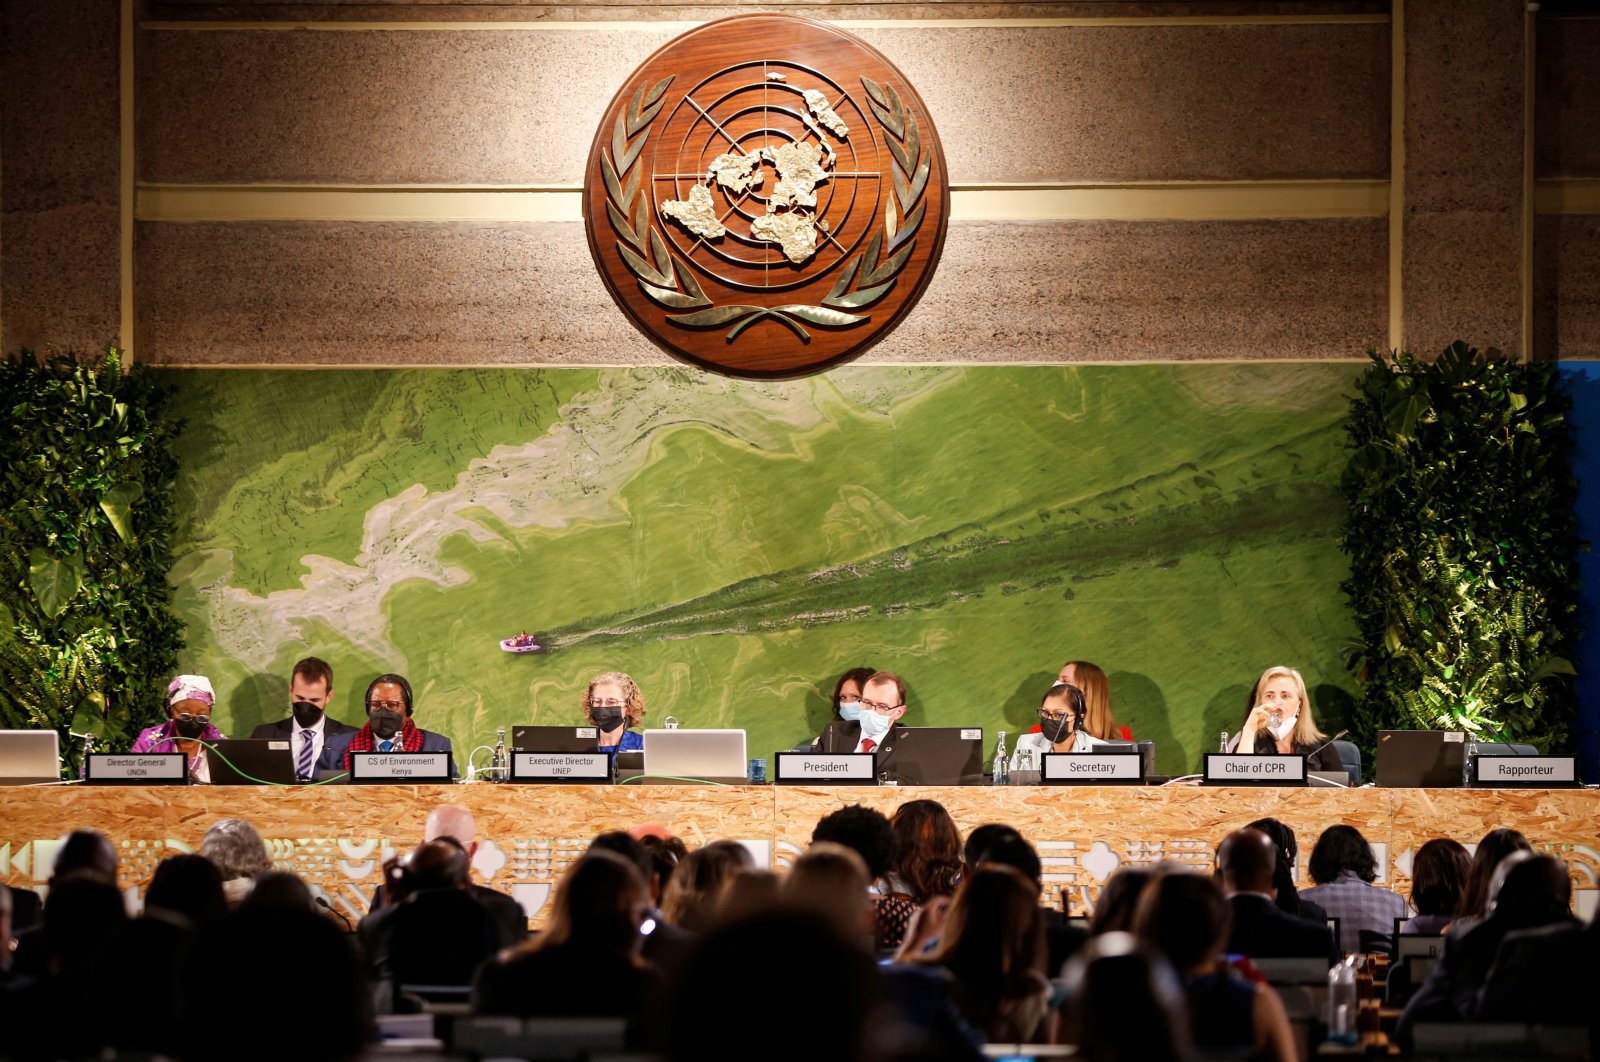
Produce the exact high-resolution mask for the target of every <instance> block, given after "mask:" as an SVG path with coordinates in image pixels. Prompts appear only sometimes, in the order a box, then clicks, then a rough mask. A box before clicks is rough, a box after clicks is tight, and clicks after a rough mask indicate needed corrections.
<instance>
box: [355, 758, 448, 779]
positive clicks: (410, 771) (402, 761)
mask: <svg viewBox="0 0 1600 1062" xmlns="http://www.w3.org/2000/svg"><path fill="white" fill-rule="evenodd" d="M453 766H454V765H453V764H452V763H451V762H450V753H448V752H352V753H351V754H350V783H351V784H352V785H421V784H424V783H426V784H429V785H431V784H434V783H436V782H453V781H455V779H454V778H453V777H452V775H453V774H454V770H453Z"/></svg>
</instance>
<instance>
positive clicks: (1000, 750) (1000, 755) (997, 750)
mask: <svg viewBox="0 0 1600 1062" xmlns="http://www.w3.org/2000/svg"><path fill="white" fill-rule="evenodd" d="M1007 773H1009V772H1008V770H1007V765H1006V732H1005V731H1004V730H1002V731H1000V737H999V739H998V740H997V741H996V742H995V745H994V784H995V785H1005V784H1006V775H1007Z"/></svg>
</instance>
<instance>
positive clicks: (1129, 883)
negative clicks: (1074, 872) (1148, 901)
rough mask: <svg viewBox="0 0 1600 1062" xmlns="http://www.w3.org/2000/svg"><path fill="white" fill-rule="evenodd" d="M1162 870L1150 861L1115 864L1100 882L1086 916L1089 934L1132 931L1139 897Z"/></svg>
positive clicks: (1093, 935)
mask: <svg viewBox="0 0 1600 1062" xmlns="http://www.w3.org/2000/svg"><path fill="white" fill-rule="evenodd" d="M1164 872H1165V871H1163V870H1159V869H1158V868H1157V866H1155V865H1150V864H1145V865H1138V864H1133V865H1128V866H1121V867H1118V868H1117V869H1116V870H1115V871H1114V872H1113V873H1112V875H1111V876H1110V877H1109V878H1107V879H1106V882H1105V884H1104V885H1102V886H1100V898H1099V899H1098V900H1096V901H1095V904H1094V913H1093V914H1091V915H1090V916H1089V935H1090V936H1091V937H1098V936H1100V935H1101V934H1102V933H1129V932H1132V931H1133V914H1134V912H1135V911H1136V910H1137V909H1138V907H1139V897H1140V896H1141V895H1143V894H1144V890H1145V889H1146V888H1147V887H1148V886H1149V884H1150V883H1151V882H1152V881H1154V880H1155V879H1156V878H1157V876H1159V875H1160V874H1162V873H1164Z"/></svg>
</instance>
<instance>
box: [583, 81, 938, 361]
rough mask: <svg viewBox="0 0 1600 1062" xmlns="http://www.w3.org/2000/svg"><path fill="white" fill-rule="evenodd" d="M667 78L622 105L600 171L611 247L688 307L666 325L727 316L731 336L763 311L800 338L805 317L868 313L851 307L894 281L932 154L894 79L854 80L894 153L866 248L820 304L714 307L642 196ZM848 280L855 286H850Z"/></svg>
mask: <svg viewBox="0 0 1600 1062" xmlns="http://www.w3.org/2000/svg"><path fill="white" fill-rule="evenodd" d="M674 77H676V75H669V76H668V77H665V78H663V79H662V80H661V81H659V82H657V83H656V84H655V85H654V86H652V87H651V88H650V90H649V91H648V92H646V91H645V88H644V86H643V85H640V86H639V88H638V90H636V91H635V92H634V94H633V98H632V99H631V100H630V101H629V102H628V106H627V107H626V108H625V109H624V110H623V111H621V112H619V113H618V114H617V121H616V125H615V126H614V127H613V129H612V133H611V145H610V152H609V153H608V152H607V151H606V150H605V149H604V148H602V149H601V152H600V173H601V176H602V177H603V178H604V180H605V185H606V214H607V216H608V217H609V218H610V219H611V225H612V228H614V229H615V230H616V231H617V235H618V236H619V237H620V239H619V240H618V242H617V250H618V252H619V253H620V254H621V255H622V260H623V261H624V262H625V263H626V264H627V266H628V269H629V270H630V271H631V272H632V273H633V275H634V278H635V279H636V280H638V282H639V287H640V289H641V290H643V291H644V293H645V294H646V295H647V296H649V297H650V299H652V300H653V301H654V302H656V303H658V304H659V305H661V306H664V307H667V308H668V309H674V310H688V311H690V312H688V313H680V314H668V315H667V320H669V321H671V322H672V323H673V324H676V325H679V326H681V327H686V328H708V327H718V326H721V325H727V324H732V325H733V327H732V328H730V329H729V330H728V333H727V336H726V337H725V338H726V339H727V341H728V342H730V343H731V342H733V340H735V339H737V338H738V337H739V335H740V333H742V332H744V331H745V329H747V328H749V327H750V326H751V325H753V324H755V323H756V322H758V321H761V320H765V319H768V318H770V319H772V320H774V321H777V322H778V323H780V324H782V325H784V326H785V327H787V328H788V329H789V330H790V331H792V332H794V334H795V335H796V336H798V337H799V338H800V340H801V341H802V342H810V340H811V333H810V332H808V331H806V328H805V324H812V325H820V326H823V327H827V328H849V327H852V326H855V325H859V324H862V323H864V322H866V321H868V320H871V316H870V315H867V314H859V313H851V312H849V311H852V310H860V309H864V308H866V307H868V306H871V305H872V304H873V303H875V302H877V301H878V300H880V299H882V298H883V297H884V296H885V295H887V294H888V293H889V292H890V291H891V290H893V288H894V286H895V284H896V283H897V276H898V274H899V273H900V271H901V269H903V268H904V267H905V264H906V262H907V260H908V259H909V258H910V256H911V251H912V249H913V247H914V246H915V244H916V233H917V229H918V228H919V227H920V226H921V225H922V220H923V216H924V214H925V213H926V211H927V206H928V203H927V198H926V197H925V195H924V193H925V192H926V190H927V184H928V175H929V173H930V172H931V170H932V163H933V156H932V152H931V151H925V150H924V149H923V145H922V138H921V135H920V133H919V132H918V130H917V120H916V117H915V116H914V115H912V114H911V113H910V112H909V111H907V110H906V109H905V106H904V104H903V103H902V102H901V100H900V96H899V94H898V93H897V92H895V90H894V88H893V86H890V87H889V88H888V89H887V90H885V89H884V88H883V87H881V86H880V85H878V83H877V82H875V81H873V80H872V79H871V78H868V77H863V78H862V79H861V84H862V86H863V87H864V88H865V89H866V91H867V96H868V105H869V106H870V107H871V109H872V113H873V115H874V116H875V117H876V118H877V119H878V122H879V124H880V125H881V126H882V127H883V129H884V132H885V134H886V135H885V136H884V141H885V142H886V143H887V144H888V146H889V152H890V154H891V155H892V156H893V159H892V161H891V163H890V171H891V177H892V179H893V182H894V194H892V195H890V196H888V197H887V198H886V200H885V206H884V216H883V226H882V228H880V229H878V231H877V232H875V233H873V236H872V241H871V242H870V243H869V244H868V245H867V249H866V251H865V253H864V254H858V255H856V256H855V257H854V258H852V259H850V260H849V261H848V262H846V263H845V266H844V269H843V270H842V271H841V272H840V274H839V279H838V280H837V281H836V282H835V283H834V285H833V288H832V289H831V290H830V291H829V292H828V294H827V296H826V297H824V298H823V299H822V304H821V305H819V306H814V305H808V304H803V303H797V304H791V305H786V306H771V307H768V306H751V305H746V304H738V303H729V304H725V305H721V306H718V305H715V304H714V303H713V302H712V301H711V300H710V299H709V298H707V297H706V294H705V291H704V290H703V289H702V288H701V287H700V283H699V281H697V280H696V279H695V277H694V271H693V270H692V269H691V268H690V267H689V266H688V265H687V264H685V263H684V262H683V261H682V260H680V259H678V258H676V257H674V256H673V255H672V254H671V253H670V252H669V251H668V250H667V245H666V241H665V240H663V239H662V238H661V234H660V232H658V231H657V229H656V227H655V226H654V225H653V224H651V220H650V206H649V199H650V197H649V195H648V194H644V195H641V194H640V190H639V184H640V176H641V174H642V173H643V168H642V167H639V166H638V162H639V156H640V155H641V153H642V152H643V150H644V145H645V142H646V141H647V140H648V139H649V137H650V128H649V127H650V125H651V123H652V122H654V121H655V118H656V116H657V115H658V114H659V113H660V112H661V108H662V107H663V106H664V105H665V102H666V101H665V99H664V98H663V97H664V95H665V93H666V91H667V88H668V86H670V85H671V84H672V81H673V78H674ZM897 203H898V210H897V209H896V206H897ZM913 204H915V206H914V207H913ZM902 218H904V223H903V224H902V222H901V219H902ZM863 264H865V269H863ZM858 274H859V283H857V280H858ZM852 284H855V285H856V286H855V287H854V288H853V289H852ZM802 322H804V323H802Z"/></svg>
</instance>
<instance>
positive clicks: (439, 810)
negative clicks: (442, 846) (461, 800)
mask: <svg viewBox="0 0 1600 1062" xmlns="http://www.w3.org/2000/svg"><path fill="white" fill-rule="evenodd" d="M440 837H454V838H455V839H456V840H457V841H459V842H460V843H461V847H463V848H469V849H470V848H471V847H472V845H473V842H474V841H476V840H477V839H478V823H477V820H476V819H474V818H473V817H472V812H470V811H468V810H467V809H466V808H464V807H462V806H461V805H460V804H440V805H439V806H438V807H436V808H434V809H433V810H432V811H430V812H428V817H427V819H426V820H425V821H424V822H423V824H422V839H423V840H424V841H433V840H437V839H438V838H440Z"/></svg>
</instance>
